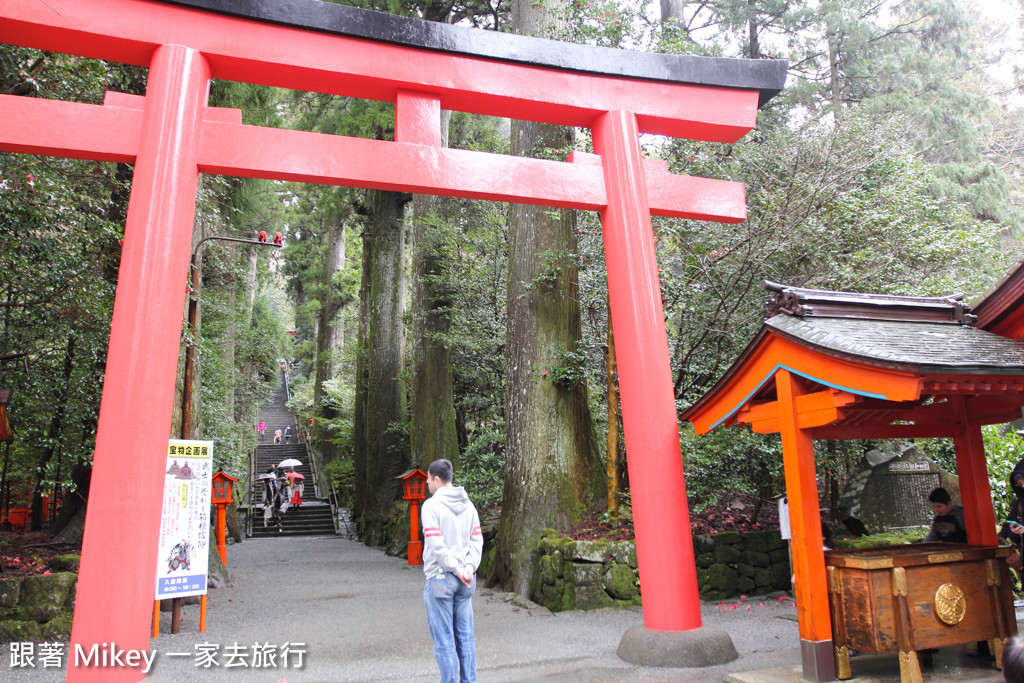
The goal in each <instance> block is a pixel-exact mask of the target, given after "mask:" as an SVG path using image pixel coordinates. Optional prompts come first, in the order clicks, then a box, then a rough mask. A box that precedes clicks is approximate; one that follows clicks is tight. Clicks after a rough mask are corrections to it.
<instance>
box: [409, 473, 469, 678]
mask: <svg viewBox="0 0 1024 683" xmlns="http://www.w3.org/2000/svg"><path fill="white" fill-rule="evenodd" d="M427 488H428V489H430V493H431V496H430V498H428V499H427V500H426V501H424V503H423V511H422V517H423V573H424V574H425V575H426V577H427V585H426V586H425V587H424V588H423V604H424V605H425V606H426V609H427V626H428V627H429V628H430V637H431V638H433V639H434V658H435V659H436V660H437V667H438V668H439V669H440V670H441V683H456V682H460V683H476V643H475V640H474V635H473V593H475V592H476V568H477V567H478V566H479V565H480V555H481V553H482V551H483V546H484V541H483V535H482V534H481V533H480V517H479V516H478V515H477V513H476V508H475V507H473V503H471V502H470V501H469V497H468V496H467V495H466V490H465V489H464V488H462V487H461V486H452V464H451V462H449V461H448V460H435V461H434V462H432V463H430V467H428V468H427Z"/></svg>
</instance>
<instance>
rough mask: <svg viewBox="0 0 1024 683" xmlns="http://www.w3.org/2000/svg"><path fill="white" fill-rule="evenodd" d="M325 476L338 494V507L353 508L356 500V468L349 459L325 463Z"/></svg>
mask: <svg viewBox="0 0 1024 683" xmlns="http://www.w3.org/2000/svg"><path fill="white" fill-rule="evenodd" d="M323 473H324V476H325V477H327V481H329V482H331V483H332V484H333V485H334V489H335V491H337V493H338V505H340V506H342V507H346V508H351V507H352V506H353V505H354V504H355V500H356V468H355V465H353V464H352V461H351V460H349V459H344V460H332V461H330V462H327V463H324V466H323Z"/></svg>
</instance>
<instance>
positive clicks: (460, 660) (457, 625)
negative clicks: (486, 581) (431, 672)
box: [423, 572, 476, 683]
mask: <svg viewBox="0 0 1024 683" xmlns="http://www.w3.org/2000/svg"><path fill="white" fill-rule="evenodd" d="M475 592H476V578H475V577H474V579H473V583H471V584H470V585H468V586H467V585H465V584H464V583H462V581H460V580H459V577H457V576H455V574H452V573H450V572H445V573H444V574H441V575H440V576H439V577H438V576H432V577H430V578H429V579H427V585H426V586H424V587H423V604H424V605H425V606H426V608H427V626H428V627H429V628H430V637H431V638H433V639H434V658H435V659H436V660H437V668H439V669H440V670H441V683H476V642H475V640H474V637H473V593H475Z"/></svg>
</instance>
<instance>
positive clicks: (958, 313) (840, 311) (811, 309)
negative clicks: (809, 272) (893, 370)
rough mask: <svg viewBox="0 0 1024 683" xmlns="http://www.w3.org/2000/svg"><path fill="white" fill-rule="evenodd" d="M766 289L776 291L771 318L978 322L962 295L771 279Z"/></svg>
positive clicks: (771, 306)
mask: <svg viewBox="0 0 1024 683" xmlns="http://www.w3.org/2000/svg"><path fill="white" fill-rule="evenodd" d="M764 288H765V289H767V290H768V291H770V292H774V294H773V295H772V296H771V298H770V299H769V300H768V301H767V302H766V306H767V308H768V315H769V317H770V316H774V315H776V314H779V313H783V314H786V315H791V316H797V317H801V318H804V317H830V318H869V319H878V320H901V321H905V322H928V323H952V324H957V325H972V324H974V323H975V322H976V321H977V317H976V316H974V315H971V313H970V310H971V309H970V306H968V305H967V304H966V303H964V301H963V297H964V295H963V293H959V292H958V293H954V294H947V295H945V296H899V295H895V294H868V293H861V292H836V291H829V290H825V289H807V288H805V287H790V286H788V285H783V284H779V283H777V282H771V281H769V280H765V281H764Z"/></svg>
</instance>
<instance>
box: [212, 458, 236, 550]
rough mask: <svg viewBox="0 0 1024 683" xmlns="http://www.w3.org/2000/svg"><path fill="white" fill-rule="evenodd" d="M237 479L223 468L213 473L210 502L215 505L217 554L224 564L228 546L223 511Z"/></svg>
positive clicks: (229, 500)
mask: <svg viewBox="0 0 1024 683" xmlns="http://www.w3.org/2000/svg"><path fill="white" fill-rule="evenodd" d="M236 481H238V480H237V479H235V478H234V477H232V476H231V475H230V474H225V473H224V471H223V470H221V471H220V472H217V473H216V474H215V475H213V495H212V503H213V504H214V505H216V506H217V554H219V555H220V561H221V562H223V563H224V566H225V567H226V566H228V548H227V542H226V539H225V538H224V526H225V513H224V509H225V508H226V507H227V506H228V505H231V498H232V496H231V492H232V488H233V486H232V485H233V484H234V483H235V482H236Z"/></svg>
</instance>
